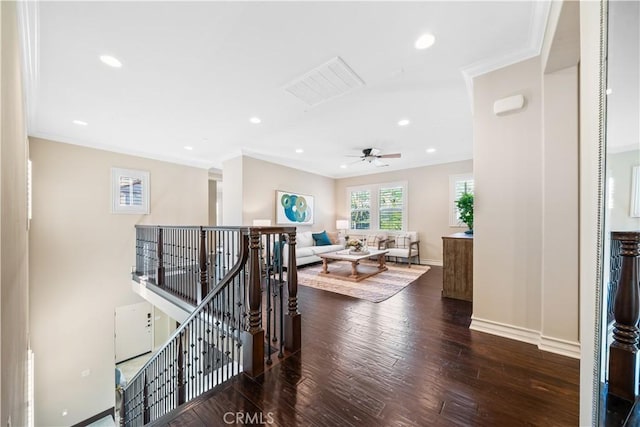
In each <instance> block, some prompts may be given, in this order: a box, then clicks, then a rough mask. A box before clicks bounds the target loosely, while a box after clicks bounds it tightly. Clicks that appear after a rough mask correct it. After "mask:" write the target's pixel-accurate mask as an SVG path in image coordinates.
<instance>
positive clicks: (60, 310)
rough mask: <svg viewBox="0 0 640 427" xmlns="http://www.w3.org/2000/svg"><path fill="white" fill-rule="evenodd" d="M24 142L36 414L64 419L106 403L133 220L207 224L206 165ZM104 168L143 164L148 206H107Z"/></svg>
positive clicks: (127, 299) (110, 398)
mask: <svg viewBox="0 0 640 427" xmlns="http://www.w3.org/2000/svg"><path fill="white" fill-rule="evenodd" d="M30 148H31V158H32V160H33V181H34V182H33V220H32V222H31V233H30V234H31V235H30V261H31V262H30V279H31V280H30V282H31V283H30V292H31V298H30V304H31V305H30V313H31V343H32V347H33V349H34V351H35V353H36V355H37V356H38V355H39V356H38V358H37V364H36V387H35V388H36V402H37V405H36V423H37V425H56V426H58V425H70V424H74V423H77V422H79V421H82V420H84V419H86V418H88V417H91V416H93V415H95V414H97V413H100V412H102V411H104V410H106V409H108V408H110V407H113V406H114V339H113V335H114V310H115V307H117V306H122V305H126V304H131V303H135V302H138V301H141V299H140V297H138V296H137V295H135V294H134V293H133V292H132V290H131V277H130V272H131V267H132V266H133V265H134V264H135V229H134V226H135V225H136V224H163V225H202V224H206V222H207V213H208V174H207V171H206V170H204V169H196V168H191V167H186V166H180V165H175V164H171V163H165V162H160V161H155V160H149V159H143V158H139V157H133V156H127V155H122V154H117V153H112V152H107V151H101V150H95V149H90V148H84V147H79V146H73V145H69V144H62V143H58V142H53V141H47V140H41V139H36V138H33V139H31V141H30ZM111 167H121V168H127V169H139V170H146V171H149V173H150V187H151V193H150V196H151V197H150V208H151V213H150V214H149V215H122V214H120V215H117V214H111V213H110V203H111V196H110V192H111V172H110V169H111ZM87 369H89V370H90V372H91V373H90V375H89V376H86V377H82V376H81V374H80V373H81V371H84V370H87ZM65 409H66V410H67V412H68V415H67V416H66V417H62V415H61V413H62V411H63V410H65Z"/></svg>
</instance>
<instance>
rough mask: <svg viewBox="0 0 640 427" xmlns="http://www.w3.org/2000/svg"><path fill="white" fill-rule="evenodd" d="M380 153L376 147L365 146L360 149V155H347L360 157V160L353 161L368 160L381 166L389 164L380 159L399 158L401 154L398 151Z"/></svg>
mask: <svg viewBox="0 0 640 427" xmlns="http://www.w3.org/2000/svg"><path fill="white" fill-rule="evenodd" d="M380 153H381V152H380V150H378V149H377V148H365V149H364V150H362V155H361V156H349V157H360V160H356V161H355V162H354V163H358V162H369V163H373V164H374V165H375V166H378V167H381V166H389V165H388V164H386V163H384V162H383V161H382V160H380V159H399V158H400V157H401V156H402V155H401V154H400V153H393V154H380Z"/></svg>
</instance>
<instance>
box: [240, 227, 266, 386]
mask: <svg viewBox="0 0 640 427" xmlns="http://www.w3.org/2000/svg"><path fill="white" fill-rule="evenodd" d="M243 239H244V242H243V244H245V245H246V244H249V330H248V331H245V332H243V333H242V348H243V350H242V351H243V353H242V355H243V358H242V361H243V365H244V366H243V369H244V372H245V373H246V374H247V375H249V376H251V377H254V378H255V377H257V376H258V375H260V374H262V373H263V372H264V329H263V328H262V315H261V311H260V305H261V304H262V290H261V288H260V282H261V277H260V234H258V232H257V231H255V230H253V229H252V230H251V231H250V235H249V239H250V241H249V242H247V240H246V239H247V238H246V237H243Z"/></svg>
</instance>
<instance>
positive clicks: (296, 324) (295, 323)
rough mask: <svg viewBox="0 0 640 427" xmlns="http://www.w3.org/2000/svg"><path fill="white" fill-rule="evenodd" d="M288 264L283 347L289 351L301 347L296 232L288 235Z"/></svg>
mask: <svg viewBox="0 0 640 427" xmlns="http://www.w3.org/2000/svg"><path fill="white" fill-rule="evenodd" d="M287 240H288V243H289V262H288V265H287V288H288V291H289V298H288V310H287V314H286V315H285V318H284V345H285V348H286V349H287V350H289V351H298V350H300V347H301V346H302V316H300V313H298V265H297V263H296V232H295V231H294V232H292V233H289V235H288V238H287Z"/></svg>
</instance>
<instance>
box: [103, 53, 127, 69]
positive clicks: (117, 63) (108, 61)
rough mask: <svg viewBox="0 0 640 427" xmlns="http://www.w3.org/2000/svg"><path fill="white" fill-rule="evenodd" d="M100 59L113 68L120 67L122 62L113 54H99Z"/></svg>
mask: <svg viewBox="0 0 640 427" xmlns="http://www.w3.org/2000/svg"><path fill="white" fill-rule="evenodd" d="M100 61H102V62H104V63H105V64H107V65H108V66H110V67H113V68H120V67H122V62H120V61H118V60H117V59H116V58H114V57H113V56H109V55H101V56H100Z"/></svg>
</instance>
